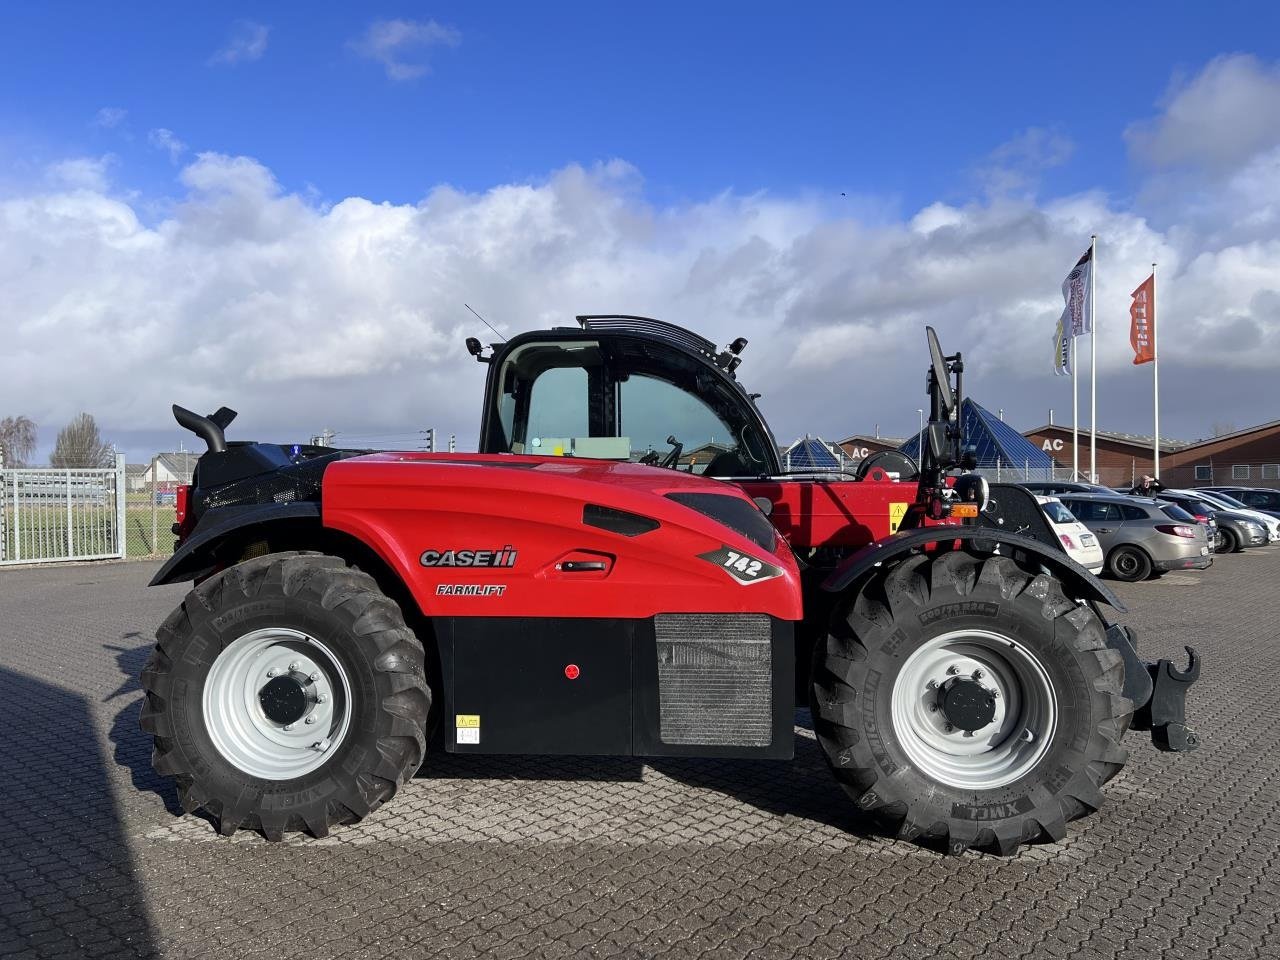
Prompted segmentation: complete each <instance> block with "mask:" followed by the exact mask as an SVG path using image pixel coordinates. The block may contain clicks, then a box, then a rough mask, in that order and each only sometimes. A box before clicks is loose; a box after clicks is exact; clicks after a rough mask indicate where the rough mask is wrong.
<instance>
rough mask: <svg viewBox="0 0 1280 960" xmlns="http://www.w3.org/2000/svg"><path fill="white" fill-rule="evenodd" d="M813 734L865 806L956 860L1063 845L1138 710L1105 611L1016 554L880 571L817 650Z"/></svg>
mask: <svg viewBox="0 0 1280 960" xmlns="http://www.w3.org/2000/svg"><path fill="white" fill-rule="evenodd" d="M813 676H814V682H813V686H812V688H811V693H810V696H811V706H812V710H813V720H814V730H815V731H816V733H817V735H818V739H819V741H820V743H821V744H822V747H823V750H824V752H825V753H826V756H827V761H828V763H829V764H830V766H831V768H832V771H833V772H834V774H835V776H836V779H837V780H838V781H839V782H840V784H841V786H842V787H843V788H844V789H845V791H846V792H847V793H848V794H849V796H850V797H852V798H853V800H854V803H855V804H856V805H857V807H858V809H859V810H861V811H863V812H864V813H866V814H869V815H871V816H873V817H874V818H875V819H876V820H877V821H878V822H879V823H880V824H881V826H883V827H885V828H887V829H888V830H889V831H891V832H892V833H894V834H895V835H896V836H898V837H900V838H903V839H908V840H914V841H917V842H930V841H932V842H936V843H940V844H942V845H944V846H945V847H946V849H947V850H948V851H949V852H951V853H962V852H963V851H964V850H966V849H968V848H970V847H975V848H984V849H990V850H993V851H995V852H998V853H1000V854H1010V853H1013V852H1014V851H1016V850H1017V848H1018V846H1019V844H1021V843H1023V842H1030V841H1035V840H1039V839H1051V840H1060V839H1062V837H1063V836H1064V835H1065V833H1066V823H1067V821H1069V820H1073V819H1075V818H1077V817H1080V816H1083V815H1085V814H1087V813H1089V812H1091V811H1093V810H1096V809H1098V807H1100V806H1101V804H1102V802H1103V796H1102V791H1101V787H1102V785H1103V784H1105V783H1106V782H1107V781H1108V780H1110V779H1111V778H1112V777H1114V776H1115V775H1116V774H1117V773H1118V772H1119V771H1120V769H1121V768H1122V767H1123V766H1124V763H1125V761H1126V759H1127V756H1128V755H1127V753H1126V751H1125V750H1124V749H1123V748H1122V747H1121V746H1120V739H1121V737H1123V735H1124V733H1125V732H1126V731H1127V730H1128V728H1129V723H1130V720H1131V719H1132V715H1133V704H1132V703H1131V702H1130V701H1129V700H1127V699H1125V698H1124V697H1123V696H1122V693H1121V691H1122V689H1123V684H1124V662H1123V659H1122V658H1121V656H1120V654H1118V653H1117V652H1115V651H1114V650H1111V649H1109V648H1108V647H1107V646H1106V642H1105V635H1104V631H1103V627H1102V624H1101V622H1100V621H1099V619H1098V617H1097V615H1096V614H1095V613H1094V612H1093V611H1092V609H1090V608H1089V607H1088V606H1085V605H1079V604H1076V603H1074V602H1072V601H1071V600H1069V599H1068V598H1067V597H1066V596H1065V595H1064V593H1063V591H1062V587H1061V584H1059V582H1058V581H1057V580H1054V579H1053V578H1051V577H1049V576H1046V575H1045V574H1043V573H1033V572H1030V571H1028V570H1024V569H1023V568H1022V567H1020V566H1019V565H1018V564H1017V563H1016V562H1015V561H1014V560H1013V559H1011V558H1008V557H1002V556H991V557H987V558H986V559H981V558H979V557H975V556H973V555H970V554H967V553H964V552H960V551H956V552H951V553H945V554H942V555H940V556H937V557H936V559H935V558H932V557H929V556H924V555H917V556H912V557H909V558H907V559H906V560H903V561H902V562H901V563H899V564H897V565H896V566H894V567H892V568H890V569H889V570H887V571H882V572H879V573H877V574H876V575H875V577H874V578H873V579H872V580H871V581H870V582H868V583H867V584H866V585H865V586H864V588H863V589H861V590H860V591H859V592H858V593H856V594H855V595H852V596H850V597H849V598H848V599H847V600H846V601H845V602H844V603H843V604H841V605H839V606H837V608H836V610H835V613H834V615H833V618H832V629H831V634H830V636H829V637H828V639H827V642H826V644H825V645H823V644H819V645H818V647H817V648H816V649H815V651H814V663H813Z"/></svg>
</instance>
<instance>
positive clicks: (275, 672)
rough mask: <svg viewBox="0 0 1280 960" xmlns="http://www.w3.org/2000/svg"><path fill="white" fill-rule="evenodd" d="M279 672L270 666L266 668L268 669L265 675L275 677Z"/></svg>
mask: <svg viewBox="0 0 1280 960" xmlns="http://www.w3.org/2000/svg"><path fill="white" fill-rule="evenodd" d="M279 673H280V671H279V670H277V669H276V668H275V667H272V668H271V669H270V670H268V671H267V676H268V677H275V676H278V675H279Z"/></svg>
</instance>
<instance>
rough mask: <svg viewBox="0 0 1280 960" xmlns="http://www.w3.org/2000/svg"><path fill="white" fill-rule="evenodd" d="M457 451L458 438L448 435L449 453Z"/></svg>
mask: <svg viewBox="0 0 1280 960" xmlns="http://www.w3.org/2000/svg"><path fill="white" fill-rule="evenodd" d="M457 450H458V438H457V437H456V436H454V435H453V434H452V433H451V434H449V452H450V453H456V452H457Z"/></svg>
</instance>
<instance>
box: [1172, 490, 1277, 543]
mask: <svg viewBox="0 0 1280 960" xmlns="http://www.w3.org/2000/svg"><path fill="white" fill-rule="evenodd" d="M1156 499H1157V500H1163V501H1167V502H1169V503H1176V504H1177V505H1178V506H1180V507H1181V508H1182V509H1183V510H1185V511H1187V513H1189V514H1191V515H1192V516H1193V517H1195V518H1196V520H1198V521H1200V522H1201V523H1209V524H1212V525H1213V528H1212V529H1211V530H1210V531H1209V540H1210V542H1212V543H1213V552H1214V553H1238V552H1240V551H1241V550H1243V549H1244V548H1245V547H1260V546H1263V545H1264V544H1265V543H1266V542H1267V530H1266V527H1265V526H1263V524H1261V523H1259V522H1258V521H1257V520H1255V519H1253V518H1252V517H1250V516H1249V514H1248V513H1247V512H1245V513H1241V512H1240V511H1238V510H1223V509H1222V508H1221V507H1218V506H1215V505H1214V504H1212V503H1209V502H1208V501H1207V500H1205V499H1204V498H1203V497H1197V496H1193V495H1192V494H1191V493H1184V492H1183V491H1181V490H1162V491H1160V493H1159V494H1157V495H1156Z"/></svg>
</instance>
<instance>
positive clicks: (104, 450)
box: [49, 413, 112, 469]
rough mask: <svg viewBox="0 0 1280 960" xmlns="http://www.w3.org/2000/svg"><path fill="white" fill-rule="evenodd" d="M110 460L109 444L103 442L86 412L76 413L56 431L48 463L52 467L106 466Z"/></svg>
mask: <svg viewBox="0 0 1280 960" xmlns="http://www.w3.org/2000/svg"><path fill="white" fill-rule="evenodd" d="M111 462H112V450H111V444H109V443H103V442H102V437H101V436H100V435H99V434H98V425H97V423H95V422H94V419H93V417H91V416H90V415H89V414H87V413H80V414H76V416H74V417H73V418H72V419H71V422H70V423H68V424H67V425H66V426H65V427H63V428H62V429H61V430H59V431H58V439H57V440H56V441H55V442H54V444H53V456H52V457H50V458H49V463H50V465H51V466H54V467H61V468H62V469H67V468H72V469H75V468H78V467H107V466H110V465H111Z"/></svg>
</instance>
